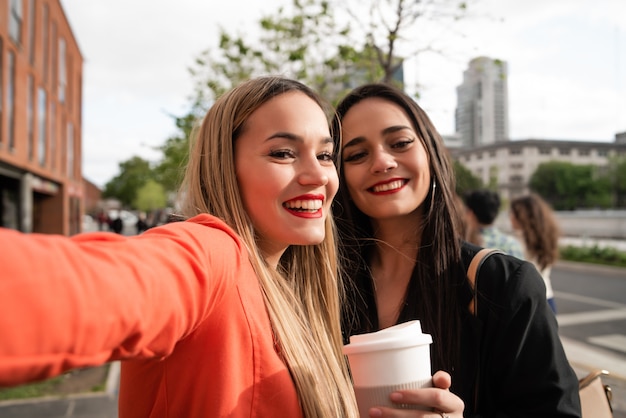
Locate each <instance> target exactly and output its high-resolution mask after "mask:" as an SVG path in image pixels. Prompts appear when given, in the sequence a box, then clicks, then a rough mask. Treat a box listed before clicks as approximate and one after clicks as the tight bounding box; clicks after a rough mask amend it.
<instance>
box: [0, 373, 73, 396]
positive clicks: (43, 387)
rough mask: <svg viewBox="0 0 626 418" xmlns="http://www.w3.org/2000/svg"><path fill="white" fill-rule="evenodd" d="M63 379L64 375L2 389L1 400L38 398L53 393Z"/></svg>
mask: <svg viewBox="0 0 626 418" xmlns="http://www.w3.org/2000/svg"><path fill="white" fill-rule="evenodd" d="M62 379H63V377H62V376H58V377H55V378H53V379H49V380H44V381H42V382H36V383H29V384H26V385H21V386H16V387H12V388H6V389H0V401H4V400H7V399H24V398H37V397H40V396H44V395H47V394H49V393H51V392H52V391H53V390H54V388H55V387H56V386H57V385H58V383H59V382H60V381H61V380H62Z"/></svg>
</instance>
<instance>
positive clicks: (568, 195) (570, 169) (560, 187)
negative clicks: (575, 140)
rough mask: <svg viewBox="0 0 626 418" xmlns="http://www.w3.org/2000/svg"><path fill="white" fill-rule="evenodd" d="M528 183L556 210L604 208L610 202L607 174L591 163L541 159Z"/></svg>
mask: <svg viewBox="0 0 626 418" xmlns="http://www.w3.org/2000/svg"><path fill="white" fill-rule="evenodd" d="M529 186H530V188H531V189H532V190H533V191H535V192H537V193H538V194H540V195H541V196H544V197H545V199H546V200H547V201H548V202H549V203H550V204H551V205H552V206H553V207H554V209H556V210H574V209H582V208H605V207H609V206H610V202H611V193H610V183H609V181H608V178H607V177H606V176H602V175H600V174H599V173H598V170H597V167H595V166H593V165H577V164H572V163H569V162H564V161H551V162H547V163H542V164H540V165H539V167H537V170H535V172H534V173H533V175H532V176H531V178H530V181H529Z"/></svg>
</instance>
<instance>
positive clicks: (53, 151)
mask: <svg viewBox="0 0 626 418" xmlns="http://www.w3.org/2000/svg"><path fill="white" fill-rule="evenodd" d="M56 119H57V107H56V103H54V100H50V168H51V169H52V170H56V160H57V133H56V128H57V121H56Z"/></svg>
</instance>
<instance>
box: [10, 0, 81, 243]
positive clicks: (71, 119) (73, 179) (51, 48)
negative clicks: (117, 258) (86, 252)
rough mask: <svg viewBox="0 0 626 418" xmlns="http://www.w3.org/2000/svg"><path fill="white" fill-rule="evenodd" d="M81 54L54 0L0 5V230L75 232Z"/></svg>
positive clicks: (78, 227)
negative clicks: (1, 227) (3, 228)
mask: <svg viewBox="0 0 626 418" xmlns="http://www.w3.org/2000/svg"><path fill="white" fill-rule="evenodd" d="M82 71H83V57H82V54H81V52H80V49H79V47H78V44H77V42H76V39H75V37H74V34H73V33H72V29H71V27H70V24H69V22H68V20H67V17H66V16H65V13H64V11H63V9H62V7H61V4H60V1H59V0H0V225H1V226H4V227H8V228H13V229H17V230H21V231H25V232H41V233H59V234H65V235H71V234H75V233H78V232H80V230H81V218H82V214H83V212H84V203H83V200H84V186H83V180H82V167H81V132H82V129H81V124H82V117H81V116H82Z"/></svg>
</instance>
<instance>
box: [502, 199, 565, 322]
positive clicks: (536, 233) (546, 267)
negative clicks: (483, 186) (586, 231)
mask: <svg viewBox="0 0 626 418" xmlns="http://www.w3.org/2000/svg"><path fill="white" fill-rule="evenodd" d="M509 206H510V209H509V217H510V220H511V226H512V227H513V229H514V230H515V231H516V232H517V233H518V235H519V236H520V237H521V239H522V242H523V244H524V258H525V259H526V260H528V261H530V262H532V263H533V264H534V265H535V267H537V270H539V272H540V273H541V277H542V278H543V282H544V284H545V285H546V297H547V299H548V303H549V304H550V307H551V308H552V310H553V311H554V313H555V314H556V303H555V301H554V291H553V290H552V282H551V280H550V273H551V271H552V266H553V265H554V263H555V262H556V260H557V259H558V258H559V238H560V235H561V232H560V228H559V224H558V222H557V220H556V218H555V216H554V212H553V211H552V208H551V207H550V205H548V203H547V202H546V201H544V200H543V199H542V198H541V196H539V195H538V194H536V193H530V194H528V195H525V196H520V197H516V198H515V199H513V200H511V203H510V205H509Z"/></svg>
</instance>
